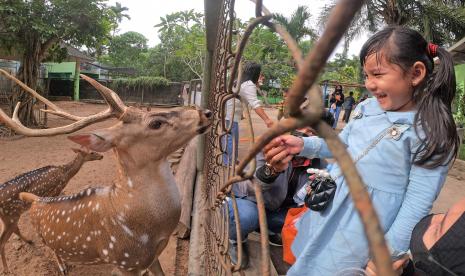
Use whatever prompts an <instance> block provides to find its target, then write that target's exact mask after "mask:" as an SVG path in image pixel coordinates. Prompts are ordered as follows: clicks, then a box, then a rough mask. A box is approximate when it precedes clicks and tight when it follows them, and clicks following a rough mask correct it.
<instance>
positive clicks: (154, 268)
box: [149, 258, 165, 276]
mask: <svg viewBox="0 0 465 276" xmlns="http://www.w3.org/2000/svg"><path fill="white" fill-rule="evenodd" d="M149 271H150V272H152V273H153V274H154V275H155V276H164V275H165V273H163V269H162V268H161V265H160V261H158V258H157V259H156V260H155V261H153V263H152V264H151V265H150V267H149Z"/></svg>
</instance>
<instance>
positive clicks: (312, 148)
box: [298, 120, 353, 159]
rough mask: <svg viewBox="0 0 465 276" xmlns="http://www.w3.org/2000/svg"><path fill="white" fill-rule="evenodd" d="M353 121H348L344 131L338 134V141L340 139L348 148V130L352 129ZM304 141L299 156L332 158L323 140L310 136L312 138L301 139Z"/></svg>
mask: <svg viewBox="0 0 465 276" xmlns="http://www.w3.org/2000/svg"><path fill="white" fill-rule="evenodd" d="M352 124H353V120H352V121H350V122H349V123H348V124H347V125H346V126H345V127H344V129H343V130H342V131H341V133H339V139H341V141H342V143H344V144H345V145H346V147H348V144H347V141H348V137H349V134H350V130H351V128H352ZM302 139H303V141H304V148H303V150H302V151H301V152H300V153H299V154H298V155H299V156H304V157H307V158H309V159H313V158H332V157H333V154H332V153H331V151H330V150H329V148H328V145H327V144H326V142H325V140H324V139H322V138H320V137H317V136H312V137H303V138H302Z"/></svg>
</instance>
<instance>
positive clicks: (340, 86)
mask: <svg viewBox="0 0 465 276" xmlns="http://www.w3.org/2000/svg"><path fill="white" fill-rule="evenodd" d="M336 91H342V85H340V84H338V85H336V86H334V92H336Z"/></svg>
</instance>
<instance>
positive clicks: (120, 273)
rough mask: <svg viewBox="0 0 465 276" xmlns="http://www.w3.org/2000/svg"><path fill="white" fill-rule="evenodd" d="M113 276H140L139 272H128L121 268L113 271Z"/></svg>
mask: <svg viewBox="0 0 465 276" xmlns="http://www.w3.org/2000/svg"><path fill="white" fill-rule="evenodd" d="M111 276H140V272H139V271H126V270H122V269H119V268H114V269H113V270H112V271H111Z"/></svg>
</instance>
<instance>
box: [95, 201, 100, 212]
mask: <svg viewBox="0 0 465 276" xmlns="http://www.w3.org/2000/svg"><path fill="white" fill-rule="evenodd" d="M99 208H100V203H98V202H97V204H95V210H98V209H99Z"/></svg>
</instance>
